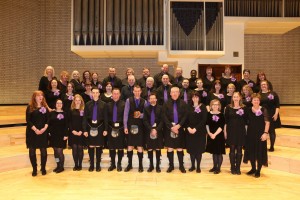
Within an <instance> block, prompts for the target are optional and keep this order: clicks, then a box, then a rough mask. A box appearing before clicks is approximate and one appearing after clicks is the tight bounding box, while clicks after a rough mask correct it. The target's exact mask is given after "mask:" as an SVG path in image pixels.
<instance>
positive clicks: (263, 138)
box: [244, 93, 270, 178]
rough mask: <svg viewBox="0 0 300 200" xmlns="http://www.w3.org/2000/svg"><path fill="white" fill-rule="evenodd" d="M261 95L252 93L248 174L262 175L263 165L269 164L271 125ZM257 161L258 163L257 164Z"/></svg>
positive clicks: (248, 138)
mask: <svg viewBox="0 0 300 200" xmlns="http://www.w3.org/2000/svg"><path fill="white" fill-rule="evenodd" d="M260 98H261V97H260V95H259V94H257V93H254V94H253V95H252V104H253V106H252V107H251V108H249V112H248V129H247V137H246V145H245V147H246V149H245V156H244V162H245V163H247V162H248V160H249V161H250V162H251V167H252V168H251V170H250V171H249V172H247V174H248V175H253V174H254V176H255V177H256V178H258V177H260V170H261V167H262V165H264V166H268V154H267V139H268V134H269V133H268V131H269V127H270V122H269V117H268V112H267V109H265V108H264V107H261V106H260ZM256 162H257V164H256Z"/></svg>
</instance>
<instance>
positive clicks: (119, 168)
mask: <svg viewBox="0 0 300 200" xmlns="http://www.w3.org/2000/svg"><path fill="white" fill-rule="evenodd" d="M123 156H124V150H120V149H119V150H118V164H117V171H118V172H120V171H122V158H123Z"/></svg>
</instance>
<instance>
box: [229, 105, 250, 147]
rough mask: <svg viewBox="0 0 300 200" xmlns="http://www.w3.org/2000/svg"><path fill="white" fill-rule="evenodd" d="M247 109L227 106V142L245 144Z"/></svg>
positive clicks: (238, 144)
mask: <svg viewBox="0 0 300 200" xmlns="http://www.w3.org/2000/svg"><path fill="white" fill-rule="evenodd" d="M246 122H247V109H246V107H244V108H239V109H234V108H232V107H231V106H229V105H228V106H226V109H225V123H226V125H227V126H226V132H227V144H229V145H237V146H244V145H245V138H246V128H245V126H246Z"/></svg>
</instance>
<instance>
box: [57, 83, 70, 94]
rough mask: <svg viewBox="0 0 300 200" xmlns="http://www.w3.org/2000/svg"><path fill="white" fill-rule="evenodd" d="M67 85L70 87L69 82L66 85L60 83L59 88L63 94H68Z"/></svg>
mask: <svg viewBox="0 0 300 200" xmlns="http://www.w3.org/2000/svg"><path fill="white" fill-rule="evenodd" d="M67 85H68V82H67V84H66V85H64V84H62V82H61V81H58V86H57V88H59V90H60V91H61V93H66V92H67Z"/></svg>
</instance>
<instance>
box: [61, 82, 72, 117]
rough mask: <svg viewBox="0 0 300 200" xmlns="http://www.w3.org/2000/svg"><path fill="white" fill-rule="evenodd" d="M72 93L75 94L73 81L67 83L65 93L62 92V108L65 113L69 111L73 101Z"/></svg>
mask: <svg viewBox="0 0 300 200" xmlns="http://www.w3.org/2000/svg"><path fill="white" fill-rule="evenodd" d="M74 95H75V92H74V84H73V83H68V85H67V91H66V93H64V94H62V100H63V110H64V111H65V112H66V113H69V111H70V109H71V104H72V102H73V99H74Z"/></svg>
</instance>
